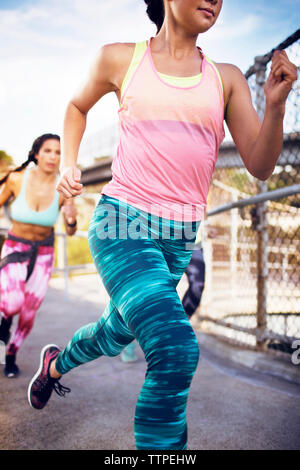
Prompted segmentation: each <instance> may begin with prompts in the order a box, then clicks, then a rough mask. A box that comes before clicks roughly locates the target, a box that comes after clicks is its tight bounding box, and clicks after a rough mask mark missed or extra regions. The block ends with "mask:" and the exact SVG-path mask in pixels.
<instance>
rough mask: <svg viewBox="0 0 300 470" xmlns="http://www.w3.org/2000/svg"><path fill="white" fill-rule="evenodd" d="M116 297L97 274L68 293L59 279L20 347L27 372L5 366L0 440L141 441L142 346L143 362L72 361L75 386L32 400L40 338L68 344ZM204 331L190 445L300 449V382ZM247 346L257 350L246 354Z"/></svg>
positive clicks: (51, 445)
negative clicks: (39, 402) (14, 373)
mask: <svg viewBox="0 0 300 470" xmlns="http://www.w3.org/2000/svg"><path fill="white" fill-rule="evenodd" d="M107 301H108V295H107V293H106V291H105V289H104V288H103V286H102V284H101V281H100V280H99V277H98V276H81V277H80V278H74V280H73V281H72V282H70V295H69V300H67V299H66V298H65V296H64V293H63V283H62V281H61V280H60V279H52V280H51V284H50V288H49V290H48V292H47V296H46V298H45V300H44V302H43V304H42V307H41V308H40V311H39V312H38V315H37V319H36V324H35V327H34V329H33V331H32V333H31V335H30V336H29V337H28V339H27V340H26V342H25V343H24V345H23V347H22V349H21V351H20V355H19V358H18V365H19V367H20V369H21V374H20V376H19V377H18V378H16V379H7V378H5V377H4V376H3V374H2V371H0V390H1V394H0V449H1V450H22V449H32V450H36V449H41V450H55V449H57V450H62V449H65V450H68V449H70V450H71V449H81V450H87V449H93V450H117V449H121V450H134V449H135V442H134V434H133V421H134V411H135V404H136V400H137V397H138V394H139V391H140V388H141V386H142V384H143V381H144V375H145V371H146V363H145V361H144V358H143V355H142V351H141V350H140V349H139V350H138V355H139V361H138V362H136V363H132V364H124V363H123V362H121V360H120V358H119V357H115V358H106V357H104V358H100V359H99V360H96V361H93V362H91V363H89V364H85V365H83V366H81V367H80V368H78V369H75V370H73V371H71V372H70V373H69V374H67V375H66V376H65V377H64V378H63V380H62V383H63V385H66V386H68V387H70V388H71V389H72V392H71V393H70V394H68V395H67V396H66V397H65V398H61V397H58V396H57V395H56V394H53V397H52V398H51V400H50V402H49V404H48V405H47V406H46V408H45V409H44V410H42V411H37V410H34V409H32V408H31V407H30V406H29V404H28V402H27V386H28V383H29V381H30V380H31V378H32V375H33V373H34V372H35V371H36V369H37V366H38V363H39V355H40V350H41V348H42V347H43V346H44V345H45V344H47V343H50V342H54V343H56V344H57V345H58V346H60V347H64V346H65V344H66V343H67V341H68V340H69V339H70V338H71V336H72V334H73V332H74V331H75V330H76V329H77V328H79V327H80V326H82V325H83V324H85V323H89V322H92V321H95V320H96V319H98V317H99V315H100V314H101V312H102V311H103V310H104V307H105V304H106V302H107ZM197 335H198V339H199V344H200V351H201V360H200V362H199V366H198V369H197V372H196V374H195V376H194V379H193V382H192V387H191V392H190V397H189V404H188V412H187V414H188V426H189V449H190V450H204V449H206V450H207V449H219V450H225V449H233V450H238V449H289V450H291V449H300V386H299V385H297V384H296V383H292V382H290V381H287V380H284V379H282V378H280V376H279V375H278V376H277V377H276V376H275V375H276V374H275V375H274V374H273V375H269V374H267V373H265V372H267V371H265V372H264V371H262V370H260V369H259V367H258V366H257V364H259V361H258V362H257V361H256V362H255V358H254V357H253V356H251V354H256V353H253V352H249V355H247V354H248V353H247V352H245V351H243V350H237V349H235V352H234V351H233V350H232V349H228V347H227V346H225V345H224V346H221V345H220V343H219V342H217V343H216V342H215V340H214V339H212V338H208V337H207V336H206V335H205V334H203V333H200V332H198V333H197ZM239 354H240V357H241V356H243V355H244V358H245V357H246V356H247V357H248V359H247V360H244V361H241V360H238V357H239ZM250 356H251V357H252V359H251V360H250V359H249V357H250ZM256 357H258V356H256ZM258 358H259V357H258ZM265 360H266V361H268V360H269V359H268V358H267V357H266V358H265ZM260 361H262V358H261V357H260ZM272 361H273V365H274V361H276V360H275V359H272ZM266 364H267V362H265V365H266ZM270 364H271V362H270ZM0 367H1V368H2V367H3V366H0ZM280 367H283V366H282V364H280ZM273 369H274V370H275V366H274V367H273ZM278 370H279V369H278ZM263 372H264V373H263Z"/></svg>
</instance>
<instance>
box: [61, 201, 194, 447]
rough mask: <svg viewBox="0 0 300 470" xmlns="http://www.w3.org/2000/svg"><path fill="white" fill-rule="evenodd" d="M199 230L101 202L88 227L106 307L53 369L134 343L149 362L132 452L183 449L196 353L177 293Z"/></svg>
mask: <svg viewBox="0 0 300 470" xmlns="http://www.w3.org/2000/svg"><path fill="white" fill-rule="evenodd" d="M150 219H151V221H150ZM199 224H200V222H199V221H196V222H178V221H174V220H170V219H166V218H162V217H157V216H151V217H150V214H149V213H147V212H144V211H142V210H139V209H136V208H135V207H133V206H131V205H129V204H126V203H123V202H121V201H119V200H118V199H115V198H112V197H109V196H107V195H102V196H101V198H100V201H99V203H98V205H97V207H96V209H95V211H94V215H93V217H92V219H91V222H90V226H89V245H90V250H91V253H92V256H93V259H94V262H95V264H96V267H97V270H98V272H99V274H100V276H101V279H102V282H103V284H104V286H105V288H106V290H107V292H108V294H109V296H110V302H109V304H108V305H107V307H106V308H105V311H104V313H103V315H102V316H101V318H100V319H99V321H98V322H96V323H91V324H89V325H86V326H84V327H82V328H80V329H79V330H78V331H77V332H76V333H75V334H74V336H73V338H72V340H71V341H70V343H69V344H68V346H67V347H66V349H65V350H64V351H62V352H61V353H60V354H59V356H58V358H57V362H56V368H57V370H58V372H59V373H61V374H65V373H66V372H68V371H70V370H71V369H72V368H74V367H76V366H79V365H80V364H84V363H86V362H88V361H92V360H93V359H96V358H98V357H100V356H103V355H104V356H116V355H118V354H120V352H121V351H122V350H123V349H124V347H125V346H127V345H128V344H129V343H130V342H131V341H133V340H134V339H135V338H136V339H137V341H138V343H139V345H140V346H141V348H142V350H143V352H144V354H145V359H146V361H147V372H146V377H145V382H144V385H143V387H142V389H141V392H140V395H139V398H138V402H137V406H136V413H135V438H136V447H137V449H141V450H149V449H161V450H170V449H176V450H181V449H186V446H187V424H186V404H187V399H188V392H189V388H190V384H191V380H192V377H193V374H194V372H195V370H196V367H197V363H198V359H199V348H198V343H197V339H196V336H195V334H194V331H193V329H192V327H191V326H190V323H189V320H188V318H187V316H186V313H185V311H184V309H183V306H182V303H181V301H180V298H179V296H178V293H177V291H176V286H177V284H178V282H179V280H180V279H181V277H182V275H183V273H184V271H185V269H186V267H187V265H188V264H189V261H190V259H191V256H192V249H193V245H194V241H195V237H196V232H197V230H198V227H199Z"/></svg>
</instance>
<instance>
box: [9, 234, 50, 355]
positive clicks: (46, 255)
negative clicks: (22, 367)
mask: <svg viewBox="0 0 300 470" xmlns="http://www.w3.org/2000/svg"><path fill="white" fill-rule="evenodd" d="M28 249H30V246H29V245H28V244H25V243H21V242H17V241H14V240H9V239H7V240H5V242H4V244H3V246H2V251H1V258H4V257H5V256H7V255H9V254H11V253H13V252H16V251H18V252H24V251H26V250H28ZM28 264H29V260H26V261H24V262H16V263H9V264H7V265H6V266H4V267H3V268H2V269H1V270H0V312H1V313H2V315H3V316H4V318H5V319H9V318H11V317H13V316H15V315H19V319H18V325H17V328H16V331H15V333H14V335H13V337H12V339H11V341H10V343H9V346H8V351H7V352H8V354H15V353H16V352H17V351H18V350H19V348H20V346H21V344H22V343H23V341H24V339H25V338H26V337H27V336H28V334H29V333H30V331H31V329H32V327H33V323H34V319H35V315H36V312H37V310H38V309H39V307H40V305H41V303H42V301H43V299H44V297H45V294H46V292H47V287H48V282H49V279H50V276H51V273H52V271H53V266H54V247H53V246H39V248H38V255H37V258H36V262H35V265H34V269H33V271H32V274H31V275H30V277H29V279H28V280H27V281H26V276H27V267H28Z"/></svg>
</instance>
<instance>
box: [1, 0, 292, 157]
mask: <svg viewBox="0 0 300 470" xmlns="http://www.w3.org/2000/svg"><path fill="white" fill-rule="evenodd" d="M199 2H200V3H201V0H199ZM145 8H146V7H145V4H144V1H143V0H0V70H1V73H0V108H1V123H0V149H2V150H5V151H6V152H7V153H9V154H10V155H12V156H13V157H14V160H15V162H17V163H19V162H21V161H24V160H26V158H27V153H28V151H29V149H30V147H31V144H32V141H33V140H34V139H35V137H37V136H38V135H41V134H43V133H46V132H52V133H58V134H60V135H61V133H62V123H63V116H64V112H65V108H66V104H67V102H68V100H69V99H70V98H71V96H72V94H73V92H74V91H75V90H76V88H77V87H78V85H79V84H80V83H81V82H82V80H83V79H84V78H85V76H86V74H87V72H88V70H89V67H90V65H91V62H92V61H93V58H94V57H95V54H96V52H97V51H98V49H99V48H100V47H101V46H102V45H103V44H105V43H111V42H136V41H139V40H143V39H146V38H148V37H150V36H151V35H152V36H153V35H154V34H155V27H154V25H153V24H152V23H151V22H150V21H149V19H148V17H147V16H146V13H145ZM299 11H300V0H285V1H280V0H272V1H263V0H251V1H250V2H245V1H241V0H224V2H223V10H222V12H221V15H220V17H219V19H218V22H217V24H216V25H215V26H214V28H212V30H210V31H209V32H208V33H206V34H204V35H203V36H199V41H198V45H200V46H201V47H202V49H203V50H204V52H205V53H206V54H207V55H208V56H209V57H210V58H211V59H213V60H215V61H222V62H230V63H233V64H235V65H237V66H238V67H240V68H241V70H242V71H243V72H245V71H246V70H247V69H248V67H249V66H250V65H252V63H253V59H254V57H255V56H256V55H261V54H264V53H266V52H268V51H269V50H271V49H272V48H273V47H274V46H276V45H277V44H279V43H280V42H281V41H283V40H284V39H285V38H286V37H287V36H289V35H290V34H292V33H293V32H295V31H296V30H297V29H298V27H299ZM117 109H118V106H117V100H116V98H115V96H114V95H113V94H109V95H107V96H105V97H104V98H102V100H101V101H100V102H99V103H97V104H96V106H95V107H94V108H93V109H92V110H91V111H90V113H89V118H88V125H87V129H86V137H85V139H87V138H88V137H89V136H90V135H92V134H94V133H95V132H96V131H97V130H99V129H101V128H103V127H105V126H107V124H109V123H111V122H115V121H116V120H117ZM81 163H83V164H84V162H81ZM88 163H90V162H88Z"/></svg>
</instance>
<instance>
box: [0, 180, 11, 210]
mask: <svg viewBox="0 0 300 470" xmlns="http://www.w3.org/2000/svg"><path fill="white" fill-rule="evenodd" d="M12 179H13V175H12V174H10V175H9V176H8V178H7V180H6V182H5V183H4V184H3V185H2V188H1V189H0V207H1V206H3V204H5V203H6V201H8V199H9V198H10V197H11V196H13V195H14V192H13V189H12V186H13V184H12Z"/></svg>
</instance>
